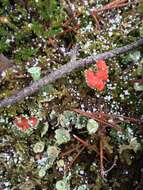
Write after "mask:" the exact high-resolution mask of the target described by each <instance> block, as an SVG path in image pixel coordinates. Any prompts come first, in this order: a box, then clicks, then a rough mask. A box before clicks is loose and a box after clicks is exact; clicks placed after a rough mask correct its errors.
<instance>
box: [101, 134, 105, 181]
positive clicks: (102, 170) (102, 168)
mask: <svg viewBox="0 0 143 190" xmlns="http://www.w3.org/2000/svg"><path fill="white" fill-rule="evenodd" d="M100 173H101V176H102V178H103V179H104V165H103V141H102V135H101V136H100Z"/></svg>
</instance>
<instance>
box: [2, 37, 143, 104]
mask: <svg viewBox="0 0 143 190" xmlns="http://www.w3.org/2000/svg"><path fill="white" fill-rule="evenodd" d="M141 45H143V38H142V39H139V40H138V41H136V42H134V43H132V44H129V45H126V46H123V47H120V48H115V49H113V50H111V51H107V52H105V53H101V54H98V55H91V56H88V57H86V58H84V59H79V60H72V61H69V62H68V63H67V64H65V65H63V66H61V68H59V69H57V70H55V71H53V72H52V73H50V74H48V75H46V76H45V77H43V78H41V79H40V80H38V81H36V82H33V83H32V84H31V85H29V86H28V87H26V88H24V89H22V90H21V91H20V92H18V93H17V94H15V95H13V96H11V97H9V98H6V99H4V100H1V101H0V108H2V107H5V106H10V105H13V104H15V103H17V102H18V101H20V100H22V99H23V98H25V97H27V96H29V95H31V94H34V93H35V92H36V91H38V90H39V89H41V88H42V87H43V86H45V85H47V84H49V83H52V82H54V81H55V80H57V79H59V78H61V77H63V76H65V75H66V74H69V73H70V72H72V71H73V70H74V69H77V68H79V67H84V66H86V65H89V64H92V63H95V61H97V60H99V59H107V58H111V57H115V56H117V55H120V54H123V53H126V52H128V51H130V50H132V49H134V48H137V47H139V46H141Z"/></svg>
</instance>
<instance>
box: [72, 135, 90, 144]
mask: <svg viewBox="0 0 143 190" xmlns="http://www.w3.org/2000/svg"><path fill="white" fill-rule="evenodd" d="M73 137H74V138H75V139H76V140H78V141H79V142H80V143H82V144H83V145H84V146H86V147H88V146H89V144H88V142H87V141H84V140H83V139H81V138H80V137H78V136H77V135H73Z"/></svg>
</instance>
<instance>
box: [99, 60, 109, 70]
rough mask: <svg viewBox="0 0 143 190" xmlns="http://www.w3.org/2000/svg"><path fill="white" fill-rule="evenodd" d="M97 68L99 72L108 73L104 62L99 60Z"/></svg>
mask: <svg viewBox="0 0 143 190" xmlns="http://www.w3.org/2000/svg"><path fill="white" fill-rule="evenodd" d="M96 66H97V68H98V70H102V71H108V68H107V65H106V63H105V61H104V60H98V61H97V62H96Z"/></svg>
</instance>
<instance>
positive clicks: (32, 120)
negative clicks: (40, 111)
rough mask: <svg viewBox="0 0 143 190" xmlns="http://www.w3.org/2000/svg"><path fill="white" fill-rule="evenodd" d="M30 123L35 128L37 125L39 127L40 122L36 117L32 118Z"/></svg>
mask: <svg viewBox="0 0 143 190" xmlns="http://www.w3.org/2000/svg"><path fill="white" fill-rule="evenodd" d="M28 123H29V124H30V126H32V127H34V126H35V125H37V123H38V120H37V118H36V117H30V118H29V120H28Z"/></svg>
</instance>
